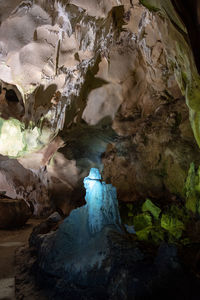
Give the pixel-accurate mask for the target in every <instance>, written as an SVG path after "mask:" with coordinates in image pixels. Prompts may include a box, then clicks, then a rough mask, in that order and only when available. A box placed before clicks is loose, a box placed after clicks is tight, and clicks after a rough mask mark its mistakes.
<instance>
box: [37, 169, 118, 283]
mask: <svg viewBox="0 0 200 300" xmlns="http://www.w3.org/2000/svg"><path fill="white" fill-rule="evenodd" d="M84 186H85V188H86V197H85V200H86V205H84V206H82V207H80V208H77V209H75V210H73V211H72V212H71V214H70V215H69V217H67V218H66V219H65V220H64V222H63V223H62V224H61V225H60V227H59V229H58V230H57V231H56V232H53V233H49V234H47V235H41V236H39V239H38V240H37V241H36V242H35V243H36V244H37V246H39V268H40V271H41V272H42V273H43V272H44V274H46V275H47V274H48V275H50V276H56V277H61V278H62V280H64V281H65V284H70V283H73V284H79V285H80V282H81V285H83V286H88V284H89V285H92V286H93V287H95V286H98V285H99V284H105V282H106V281H107V279H108V277H107V276H108V275H109V271H110V268H111V266H110V265H108V266H107V268H106V269H105V265H104V264H105V260H107V259H108V257H109V255H110V251H111V249H110V244H111V243H112V242H111V239H112V238H111V236H113V235H115V234H117V235H120V234H122V228H121V220H120V215H119V210H118V202H117V193H116V189H115V188H114V187H113V186H112V185H111V184H106V183H105V182H102V181H101V175H100V173H99V170H98V169H95V168H92V169H91V170H90V174H89V176H88V177H86V178H85V179H84ZM44 274H43V277H45V276H44Z"/></svg>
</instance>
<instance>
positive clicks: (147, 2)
mask: <svg viewBox="0 0 200 300" xmlns="http://www.w3.org/2000/svg"><path fill="white" fill-rule="evenodd" d="M159 2H160V1H159V0H140V3H141V4H142V5H144V6H145V7H146V8H148V9H149V10H150V11H154V12H157V11H159V10H160V9H161V7H160V3H159Z"/></svg>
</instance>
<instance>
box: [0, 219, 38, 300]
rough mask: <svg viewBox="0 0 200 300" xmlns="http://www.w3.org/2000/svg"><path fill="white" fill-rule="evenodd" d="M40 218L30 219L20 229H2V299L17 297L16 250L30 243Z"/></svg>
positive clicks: (0, 298) (0, 288)
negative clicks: (33, 230) (29, 240)
mask: <svg viewBox="0 0 200 300" xmlns="http://www.w3.org/2000/svg"><path fill="white" fill-rule="evenodd" d="M39 223H41V220H40V219H30V220H28V222H27V223H26V225H25V226H24V227H22V228H20V229H13V230H0V300H3V299H4V300H14V299H15V251H16V250H17V249H18V248H19V247H21V246H23V245H25V244H27V243H28V239H29V236H30V234H31V232H32V229H33V227H35V226H36V225H37V224H39Z"/></svg>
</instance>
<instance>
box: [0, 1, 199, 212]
mask: <svg viewBox="0 0 200 300" xmlns="http://www.w3.org/2000/svg"><path fill="white" fill-rule="evenodd" d="M4 6H5V5H4V4H3V3H2V2H0V7H1V9H2V16H1V26H0V49H1V51H0V54H1V56H0V80H1V83H2V86H3V87H9V88H13V89H15V90H16V91H17V93H18V95H19V98H20V99H21V101H22V103H23V105H24V113H23V115H21V116H20V117H19V118H18V120H17V123H16V120H15V118H13V117H12V116H11V117H12V118H10V119H8V120H5V118H3V115H1V122H0V124H2V125H1V127H0V130H1V135H0V152H1V154H3V155H8V156H9V157H10V158H12V159H13V158H14V157H15V159H17V160H18V161H19V163H20V164H21V165H22V166H23V167H24V168H25V169H28V170H32V171H34V172H35V173H36V174H40V172H41V168H45V170H46V172H47V177H48V187H47V189H48V190H49V196H48V197H49V201H50V199H51V200H53V202H54V203H55V206H59V207H61V208H62V209H63V210H64V211H65V212H66V211H67V213H68V212H69V207H68V206H70V207H73V206H74V205H76V204H77V205H78V204H80V203H81V199H83V195H84V191H83V186H82V179H83V178H84V177H85V176H86V174H87V173H88V170H89V169H90V168H91V167H98V168H99V169H100V170H101V171H103V177H104V179H105V180H106V181H107V182H110V183H112V184H113V185H114V186H115V187H116V188H117V192H118V198H119V200H120V201H135V200H140V199H144V198H146V197H151V198H157V199H162V198H164V197H171V198H173V197H179V198H184V191H183V188H184V183H185V179H186V177H187V172H188V169H189V165H190V163H191V162H194V163H195V164H196V165H198V164H199V160H200V159H199V158H200V156H199V148H198V146H197V144H199V108H198V101H197V100H198V95H199V94H198V93H199V75H198V72H197V69H196V66H195V61H194V58H193V54H192V49H191V46H190V42H189V37H190V34H189V35H188V32H187V29H186V27H185V25H184V23H183V22H182V21H181V18H180V17H179V16H178V15H177V12H176V10H175V7H174V6H173V5H172V3H171V1H156V0H145V1H140V2H139V1H136V0H135V1H128V0H121V1H119V0H113V1H109V2H108V1H92V0H91V1H89V0H88V1H80V0H71V1H68V2H66V1H50V0H49V1H42V0H37V1H36V0H35V1H31V0H30V1H24V2H20V1H18V2H17V1H15V2H13V1H10V2H8V3H7V7H6V8H4ZM176 9H177V8H176ZM25 24H26V26H25ZM186 25H187V24H186ZM5 28H6V30H5ZM6 122H9V123H6ZM191 125H192V126H191ZM10 128H13V129H12V132H14V131H15V130H17V131H16V132H17V134H18V138H17V141H18V142H19V141H20V143H18V147H15V143H16V142H15V141H14V140H13V138H11V135H10ZM192 129H193V131H192ZM13 130H14V131H13ZM9 137H10V138H9ZM5 138H6V140H7V141H8V142H7V144H6V143H5V142H4V141H5ZM195 138H196V141H195ZM1 145H3V147H1ZM13 149H14V150H15V151H14V150H13ZM41 177H42V176H41ZM45 180H46V177H45V179H44V181H45ZM44 185H45V183H44ZM0 189H1V190H3V187H1V186H0ZM25 190H26V187H25ZM45 201H46V200H45Z"/></svg>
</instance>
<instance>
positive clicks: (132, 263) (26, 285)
mask: <svg viewBox="0 0 200 300" xmlns="http://www.w3.org/2000/svg"><path fill="white" fill-rule="evenodd" d="M84 186H85V188H86V198H85V199H86V205H85V206H82V207H80V208H77V209H75V210H73V211H72V212H71V214H70V215H69V216H68V217H67V218H65V219H64V221H63V222H62V223H61V224H60V225H59V227H58V228H57V229H56V226H57V224H58V222H60V220H61V218H60V216H59V215H58V214H57V213H54V214H53V215H52V216H50V217H49V218H48V219H47V220H46V222H43V223H42V224H41V225H39V226H38V227H36V228H35V229H34V231H33V233H32V235H31V238H30V249H29V250H28V249H22V250H21V253H18V258H17V261H18V266H17V275H16V283H17V295H20V296H21V297H22V296H23V297H25V299H26V298H27V299H28V297H30V295H34V294H35V295H36V294H37V295H38V291H39V289H41V290H40V293H41V299H43V297H44V299H46V298H47V299H55V300H61V299H69V298H73V299H80V298H81V299H85V300H86V299H87V300H89V299H91V300H92V299H96V300H100V299H102V300H103V299H113V300H114V299H117V300H118V299H127V300H128V299H133V298H134V299H155V298H156V297H158V296H161V295H162V298H163V299H168V297H172V296H173V297H174V298H175V299H181V298H182V297H183V295H188V294H189V293H190V296H191V297H196V295H197V293H198V292H197V291H198V289H197V287H198V280H197V279H195V277H194V276H193V275H191V274H190V272H189V271H187V270H184V268H183V267H182V265H181V262H180V258H179V255H178V251H177V248H176V246H173V245H171V246H169V245H167V244H166V243H162V244H161V245H160V246H159V247H158V248H156V247H153V245H152V246H151V247H150V249H149V248H148V247H149V246H148V247H145V245H143V246H142V245H140V244H139V243H138V241H136V238H135V236H134V235H132V234H127V233H126V232H125V231H124V230H123V227H122V224H121V220H120V217H119V212H118V205H117V199H116V190H115V188H113V187H112V186H111V185H110V184H108V185H107V184H106V183H105V182H102V181H101V176H100V173H99V172H98V170H97V169H95V168H92V169H91V171H90V174H89V176H88V177H86V178H85V180H84ZM149 203H150V201H149ZM149 203H148V204H147V206H148V205H149ZM146 208H147V207H146ZM155 208H156V206H152V204H151V211H152V209H153V213H155V214H154V215H155V217H156V218H158V216H159V214H160V210H158V208H157V211H156V210H155ZM146 248H147V249H146ZM20 254H21V255H23V256H25V260H27V262H28V266H22V263H21V262H20ZM30 258H31V259H30ZM30 261H31V262H32V263H30ZM27 278H29V280H27ZM188 282H191V284H192V287H193V289H192V292H191V290H190V288H191V286H190V284H188ZM177 287H180V289H178V288H177Z"/></svg>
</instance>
